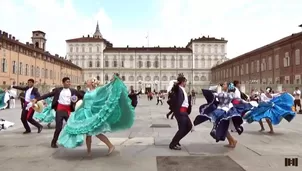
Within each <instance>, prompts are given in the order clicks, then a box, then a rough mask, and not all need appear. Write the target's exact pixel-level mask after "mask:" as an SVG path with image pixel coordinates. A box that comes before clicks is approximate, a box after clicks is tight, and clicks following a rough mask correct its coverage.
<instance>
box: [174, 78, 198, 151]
mask: <svg viewBox="0 0 302 171" xmlns="http://www.w3.org/2000/svg"><path fill="white" fill-rule="evenodd" d="M186 82H187V79H186V78H185V77H184V75H183V74H179V76H178V78H177V83H176V84H175V85H174V86H173V88H172V92H173V94H172V97H171V99H170V100H171V102H170V103H171V109H172V112H173V113H174V114H175V118H176V120H177V124H178V131H177V132H176V134H175V136H174V137H173V139H172V141H171V143H170V145H169V148H170V149H171V150H181V147H180V146H181V145H180V143H179V142H180V140H181V139H182V138H183V137H185V136H186V135H187V134H188V133H189V132H190V131H191V130H192V128H193V125H192V122H191V120H190V118H189V114H190V113H191V109H192V105H191V99H190V98H189V97H188V96H187V93H186V91H185V86H186Z"/></svg>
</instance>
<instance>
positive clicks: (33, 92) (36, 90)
mask: <svg viewBox="0 0 302 171" xmlns="http://www.w3.org/2000/svg"><path fill="white" fill-rule="evenodd" d="M13 88H15V89H17V90H22V91H24V98H25V95H26V91H27V90H28V89H29V87H28V86H26V87H21V86H13ZM30 95H31V96H33V97H34V98H35V99H37V98H39V97H40V93H39V90H38V88H36V87H33V90H32V91H31V94H30ZM24 102H25V99H24Z"/></svg>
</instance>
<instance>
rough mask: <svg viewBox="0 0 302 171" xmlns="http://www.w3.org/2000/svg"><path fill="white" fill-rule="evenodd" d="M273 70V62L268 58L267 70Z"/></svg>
mask: <svg viewBox="0 0 302 171" xmlns="http://www.w3.org/2000/svg"><path fill="white" fill-rule="evenodd" d="M272 69H273V61H272V57H271V56H270V57H268V70H272Z"/></svg>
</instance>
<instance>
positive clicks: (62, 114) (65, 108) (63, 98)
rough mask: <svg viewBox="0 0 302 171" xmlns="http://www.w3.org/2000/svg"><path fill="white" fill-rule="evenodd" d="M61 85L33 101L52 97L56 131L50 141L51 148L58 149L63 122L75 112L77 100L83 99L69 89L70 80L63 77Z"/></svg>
mask: <svg viewBox="0 0 302 171" xmlns="http://www.w3.org/2000/svg"><path fill="white" fill-rule="evenodd" d="M62 83H63V87H59V88H55V89H54V90H53V91H52V92H50V93H47V94H44V95H43V96H41V97H39V98H37V99H34V100H33V102H34V103H35V102H37V101H40V100H43V99H46V98H48V97H53V100H52V104H51V108H52V109H54V110H55V111H56V130H55V132H54V135H53V139H52V141H51V147H52V148H58V146H57V140H58V138H59V135H60V132H61V130H62V127H63V120H65V121H67V120H68V118H69V115H70V113H71V112H73V111H74V110H75V103H76V102H77V101H78V99H79V98H83V95H80V93H79V91H77V90H76V89H73V88H70V79H69V78H68V77H64V78H63V79H62Z"/></svg>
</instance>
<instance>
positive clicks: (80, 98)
mask: <svg viewBox="0 0 302 171" xmlns="http://www.w3.org/2000/svg"><path fill="white" fill-rule="evenodd" d="M78 93H79V94H78V98H79V100H83V98H84V95H85V93H86V92H85V91H84V90H79V91H78Z"/></svg>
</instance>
